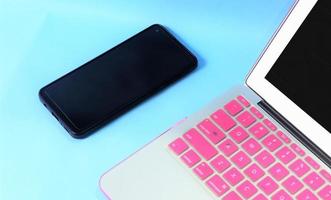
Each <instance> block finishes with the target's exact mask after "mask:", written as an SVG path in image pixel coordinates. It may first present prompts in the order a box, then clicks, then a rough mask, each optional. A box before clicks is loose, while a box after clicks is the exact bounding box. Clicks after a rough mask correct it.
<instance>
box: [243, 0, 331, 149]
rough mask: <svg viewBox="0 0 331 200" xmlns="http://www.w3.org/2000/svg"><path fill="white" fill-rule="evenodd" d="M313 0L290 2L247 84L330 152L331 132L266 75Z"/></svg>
mask: <svg viewBox="0 0 331 200" xmlns="http://www.w3.org/2000/svg"><path fill="white" fill-rule="evenodd" d="M316 3H317V0H299V1H296V2H295V3H294V4H293V6H292V8H291V9H290V11H289V13H288V15H287V16H286V18H285V19H284V20H283V22H282V23H281V25H280V26H279V28H278V30H277V31H276V32H275V34H274V35H273V37H272V39H271V40H270V41H269V43H268V44H267V46H266V48H265V49H264V51H263V52H262V54H261V55H260V57H259V59H258V61H257V62H256V64H255V66H254V67H253V68H252V70H251V72H250V73H249V75H248V76H247V79H246V85H247V86H248V87H250V88H251V89H252V90H254V91H255V92H256V93H257V94H258V95H259V96H260V97H262V98H263V99H264V100H265V101H266V102H267V103H268V104H270V105H271V106H272V107H273V108H274V109H276V110H277V111H278V112H279V113H280V114H281V115H282V116H284V117H285V118H286V119H287V120H288V121H289V122H291V123H292V124H293V125H294V126H295V127H296V128H297V129H299V130H300V131H301V132H302V133H304V134H305V135H306V136H307V137H308V138H309V139H310V140H311V141H312V142H314V143H315V144H316V145H317V146H318V147H319V148H321V149H322V150H323V151H324V152H326V153H327V154H328V155H331V146H330V139H331V135H330V133H329V132H328V131H327V130H326V129H325V128H323V127H322V126H321V125H320V124H319V123H318V122H316V121H315V120H314V119H313V118H312V117H310V116H309V115H308V114H307V113H306V112H305V111H303V110H302V109H301V108H300V107H299V106H297V105H296V104H295V103H294V102H293V101H291V100H290V99H289V98H288V97H287V96H286V95H284V94H283V93H282V92H281V91H280V90H279V89H277V88H276V87H275V86H274V85H272V84H271V83H270V82H269V81H268V80H267V79H266V75H267V73H268V72H269V71H270V69H271V68H272V66H273V65H274V64H275V62H276V61H277V59H278V57H279V56H280V55H281V53H282V52H283V50H284V49H285V48H286V46H287V44H288V43H289V42H290V40H291V39H292V37H293V36H294V34H295V33H296V31H297V30H298V29H299V27H300V25H301V24H302V23H303V22H304V20H305V18H306V17H307V16H308V14H309V13H310V11H311V10H312V9H313V7H314V6H315V4H316Z"/></svg>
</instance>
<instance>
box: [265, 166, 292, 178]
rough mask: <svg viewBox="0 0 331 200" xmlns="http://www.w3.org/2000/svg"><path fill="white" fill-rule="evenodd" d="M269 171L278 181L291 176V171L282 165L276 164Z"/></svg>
mask: <svg viewBox="0 0 331 200" xmlns="http://www.w3.org/2000/svg"><path fill="white" fill-rule="evenodd" d="M268 171H269V173H270V174H271V176H272V177H273V178H274V179H276V180H277V181H280V180H282V179H283V178H285V177H286V176H287V175H288V174H289V171H288V170H287V169H286V168H285V167H284V166H283V165H282V164H280V163H276V164H275V165H274V166H272V167H271V168H270V169H269V170H268Z"/></svg>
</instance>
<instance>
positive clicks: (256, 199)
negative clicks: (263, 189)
mask: <svg viewBox="0 0 331 200" xmlns="http://www.w3.org/2000/svg"><path fill="white" fill-rule="evenodd" d="M253 200H268V199H267V197H265V196H264V195H263V194H259V195H257V196H256V197H254V199H253Z"/></svg>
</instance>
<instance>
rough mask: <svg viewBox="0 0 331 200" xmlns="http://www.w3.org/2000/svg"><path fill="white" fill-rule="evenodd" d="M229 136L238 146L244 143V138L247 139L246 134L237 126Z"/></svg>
mask: <svg viewBox="0 0 331 200" xmlns="http://www.w3.org/2000/svg"><path fill="white" fill-rule="evenodd" d="M229 135H230V136H231V137H232V139H234V141H236V142H237V143H238V144H240V143H241V142H242V141H244V140H245V139H246V138H248V133H247V132H246V131H245V130H244V129H243V128H242V127H240V126H237V127H236V128H234V129H233V130H232V131H230V133H229Z"/></svg>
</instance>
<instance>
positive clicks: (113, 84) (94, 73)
mask: <svg viewBox="0 0 331 200" xmlns="http://www.w3.org/2000/svg"><path fill="white" fill-rule="evenodd" d="M196 66H197V59H196V57H195V56H194V55H193V54H192V53H191V52H190V51H189V50H188V49H187V48H185V47H184V46H183V45H182V44H181V43H180V42H179V41H178V40H177V39H176V38H175V37H174V36H172V35H171V34H170V33H169V32H168V31H167V30H166V29H165V28H164V27H163V26H161V25H158V24H155V25H152V26H150V27H148V28H147V29H145V30H143V31H142V32H140V33H138V34H136V35H134V36H133V37H131V38H129V39H128V40H126V41H124V42H123V43H121V44H119V45H117V46H115V47H113V48H112V49H110V50H108V51H107V52H105V53H103V54H101V55H99V56H98V57H96V58H94V59H92V60H91V61H89V62H87V63H85V64H83V65H82V66H80V67H78V68H77V69H75V70H73V71H71V72H69V73H68V74H66V75H64V76H63V77H61V78H59V79H57V80H55V81H54V82H52V83H50V84H48V85H47V86H45V87H43V88H42V89H41V90H40V91H39V97H40V100H41V101H42V103H43V104H44V105H45V106H46V108H47V109H48V110H49V111H50V112H51V113H52V114H53V115H54V117H55V118H56V119H57V120H58V121H59V122H60V123H61V124H62V126H63V127H64V128H65V129H66V130H67V131H68V132H69V133H70V134H71V135H72V136H73V137H75V138H83V137H86V136H87V135H89V134H90V133H92V132H93V131H95V130H96V129H98V128H100V127H102V126H103V125H105V124H106V123H107V122H109V121H111V120H113V119H115V118H116V117H118V116H119V115H120V114H123V113H124V112H126V111H128V110H129V109H130V108H132V107H133V106H134V105H136V104H137V103H139V102H141V101H142V100H144V99H146V98H147V97H149V96H151V95H152V94H155V93H156V92H158V91H159V90H161V89H162V88H164V87H166V86H168V85H169V84H171V83H172V82H174V81H176V80H177V79H179V78H180V77H183V76H184V75H185V74H187V73H189V72H190V71H192V70H193V69H195V68H196Z"/></svg>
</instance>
